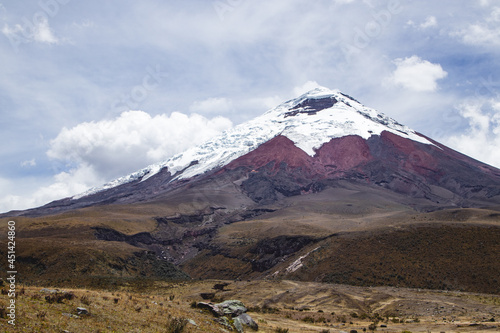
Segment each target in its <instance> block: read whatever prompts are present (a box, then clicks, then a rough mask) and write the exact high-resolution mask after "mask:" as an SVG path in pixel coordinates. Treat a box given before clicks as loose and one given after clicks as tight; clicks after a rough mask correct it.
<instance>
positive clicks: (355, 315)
mask: <svg viewBox="0 0 500 333" xmlns="http://www.w3.org/2000/svg"><path fill="white" fill-rule="evenodd" d="M216 282H219V281H198V282H190V283H166V282H151V283H150V284H148V285H143V286H141V288H139V289H138V286H128V287H122V288H119V289H117V290H113V291H111V290H98V289H78V288H77V289H75V288H65V289H64V290H65V291H66V292H71V293H73V294H74V297H73V298H72V299H69V300H68V299H65V300H63V301H62V302H61V303H57V302H55V303H48V302H47V301H46V299H45V296H47V295H50V294H48V293H46V292H41V289H42V287H33V286H32V287H22V286H18V298H17V300H16V305H17V307H16V326H15V328H13V327H12V326H10V325H9V324H8V323H7V320H6V319H0V331H5V332H48V333H52V332H57V333H60V332H93V333H95V332H172V330H169V329H168V325H169V323H170V322H172V321H173V318H177V319H186V320H187V319H190V320H192V321H193V322H194V323H196V325H193V324H191V323H187V324H186V325H185V327H184V329H183V330H179V331H178V332H223V330H222V329H223V327H222V326H221V325H219V324H217V323H215V322H214V320H213V319H214V317H213V316H212V315H211V314H209V313H207V312H204V311H201V310H200V309H197V308H193V307H191V304H192V303H193V302H197V301H201V300H202V299H201V297H200V293H202V292H214V290H213V289H212V287H213V285H214V284H215V283H216ZM227 282H230V281H227ZM216 298H217V300H223V299H240V300H241V301H243V303H244V304H245V305H246V306H247V307H248V308H249V309H250V311H249V314H250V315H251V316H252V317H253V318H254V320H255V321H256V322H257V323H258V324H259V332H276V329H278V328H282V329H288V332H289V333H295V332H330V333H334V332H342V331H344V332H349V331H350V330H357V331H358V332H362V331H363V328H365V329H367V328H368V326H369V325H370V324H371V323H373V322H374V320H376V321H377V322H378V324H377V332H398V333H400V332H403V331H411V332H414V333H415V332H429V331H430V332H442V331H445V332H448V333H449V332H495V331H498V329H499V325H498V323H496V322H491V321H489V320H490V318H498V316H499V315H500V296H494V295H485V294H471V293H443V292H436V291H427V290H421V291H419V290H411V289H403V288H401V289H397V288H387V287H382V288H361V287H352V286H342V285H329V284H321V283H304V282H294V281H274V282H272V281H252V282H244V281H240V282H230V284H229V286H227V287H226V290H225V291H217V292H216ZM6 302H7V296H6V295H1V296H0V306H5V305H6ZM77 307H84V308H86V309H88V310H89V312H90V314H89V315H81V316H79V318H75V317H72V316H70V315H76V308H77ZM429 309H431V312H429V311H428V310H429ZM375 318H377V319H375ZM381 325H385V326H387V327H381ZM248 331H250V330H249V329H247V330H246V332H248Z"/></svg>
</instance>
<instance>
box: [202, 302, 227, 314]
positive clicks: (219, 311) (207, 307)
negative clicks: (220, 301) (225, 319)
mask: <svg viewBox="0 0 500 333" xmlns="http://www.w3.org/2000/svg"><path fill="white" fill-rule="evenodd" d="M196 307H197V308H199V309H205V310H208V311H210V312H211V313H212V314H213V315H214V316H216V317H220V316H223V315H224V312H223V311H222V309H221V308H219V307H218V306H217V305H216V304H212V303H206V302H198V304H196Z"/></svg>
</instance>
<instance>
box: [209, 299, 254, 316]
mask: <svg viewBox="0 0 500 333" xmlns="http://www.w3.org/2000/svg"><path fill="white" fill-rule="evenodd" d="M215 306H216V307H218V308H219V309H221V310H222V312H223V314H224V315H228V316H231V317H238V316H239V315H240V314H242V313H245V312H247V308H246V307H245V305H243V303H242V302H241V301H238V300H229V301H224V302H222V303H218V304H215Z"/></svg>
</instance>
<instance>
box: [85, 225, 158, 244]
mask: <svg viewBox="0 0 500 333" xmlns="http://www.w3.org/2000/svg"><path fill="white" fill-rule="evenodd" d="M92 229H94V230H95V237H96V238H97V239H98V240H104V241H114V242H125V243H128V244H130V245H134V246H137V245H139V244H152V243H155V242H157V240H155V239H154V238H153V237H152V236H151V234H150V233H149V232H140V233H137V234H135V235H126V234H123V233H121V232H118V231H116V230H114V229H109V228H101V227H92Z"/></svg>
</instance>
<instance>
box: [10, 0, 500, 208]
mask: <svg viewBox="0 0 500 333" xmlns="http://www.w3.org/2000/svg"><path fill="white" fill-rule="evenodd" d="M317 86H324V87H328V88H331V89H339V90H341V91H342V92H344V93H346V94H348V95H350V96H353V97H354V98H356V99H357V100H359V101H360V102H361V103H363V104H364V105H366V106H369V107H372V108H375V109H377V110H378V111H380V112H383V113H385V114H386V115H388V116H390V117H393V118H395V119H396V120H398V121H399V122H400V123H403V124H405V125H407V126H409V127H411V128H412V129H414V130H416V131H418V132H420V133H423V134H425V135H427V136H430V137H432V138H433V139H435V140H438V141H440V142H442V143H444V144H446V145H448V146H450V147H451V148H454V149H456V150H458V151H460V152H463V153H465V154H467V155H469V156H472V157H474V158H476V159H479V160H481V161H483V162H486V163H488V164H491V165H494V166H496V167H500V0H440V1H434V0H432V1H431V0H419V1H416V0H315V1H310V0H308V1H306V0H273V1H263V0H186V1H165V0H141V1H132V0H119V1H118V0H107V1H95V0H86V1H76V0H39V1H31V0H23V1H17V0H0V142H1V143H0V144H1V149H0V212H6V211H9V210H12V209H26V208H30V207H35V206H40V205H42V204H45V203H48V202H50V201H52V200H55V199H60V198H64V197H68V196H71V195H75V194H78V193H81V192H84V191H85V190H87V189H88V188H90V187H93V186H99V185H101V184H104V183H105V182H107V181H110V180H113V179H115V178H117V177H120V176H123V175H126V174H128V173H130V172H133V171H136V170H138V169H141V168H143V167H145V166H147V165H149V164H152V163H155V162H159V161H161V160H164V159H166V158H168V157H170V156H172V155H174V154H176V153H179V152H182V151H183V150H185V149H186V148H188V147H191V146H193V145H195V144H199V143H200V142H202V141H204V140H207V139H208V138H210V137H213V136H215V135H217V134H218V133H220V132H221V131H223V130H225V129H228V128H231V127H232V126H235V125H237V124H240V123H242V122H244V121H246V120H249V119H252V118H254V117H256V116H258V115H261V114H262V113H264V112H265V111H266V110H268V109H270V108H272V107H274V106H276V105H278V104H280V103H281V102H283V101H286V100H288V99H291V98H294V97H297V96H298V95H300V94H302V93H304V92H306V91H308V90H310V89H313V88H315V87H317Z"/></svg>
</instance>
